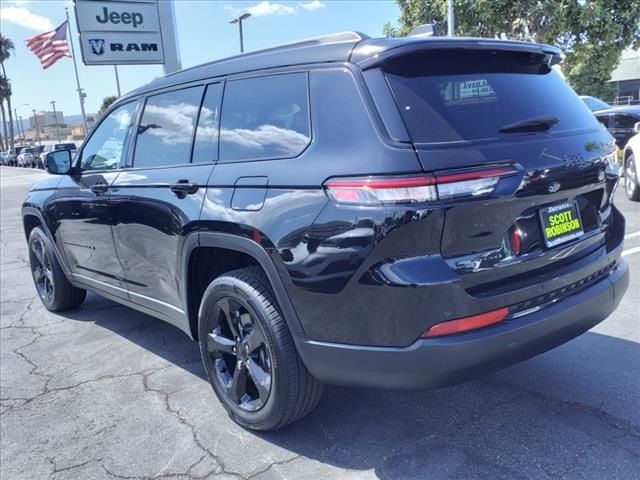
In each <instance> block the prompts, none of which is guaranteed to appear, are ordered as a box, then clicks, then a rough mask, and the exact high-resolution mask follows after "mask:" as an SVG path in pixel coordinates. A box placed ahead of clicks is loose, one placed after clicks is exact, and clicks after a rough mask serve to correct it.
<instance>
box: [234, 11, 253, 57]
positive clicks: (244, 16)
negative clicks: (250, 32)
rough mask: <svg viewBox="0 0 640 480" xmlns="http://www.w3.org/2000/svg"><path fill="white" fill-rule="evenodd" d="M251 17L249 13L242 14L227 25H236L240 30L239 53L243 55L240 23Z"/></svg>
mask: <svg viewBox="0 0 640 480" xmlns="http://www.w3.org/2000/svg"><path fill="white" fill-rule="evenodd" d="M250 16H251V14H250V13H243V14H242V15H240V16H239V17H238V18H234V19H233V20H231V21H230V22H229V23H237V24H238V27H239V30H240V53H244V37H243V35H242V21H243V20H246V19H247V18H249V17H250Z"/></svg>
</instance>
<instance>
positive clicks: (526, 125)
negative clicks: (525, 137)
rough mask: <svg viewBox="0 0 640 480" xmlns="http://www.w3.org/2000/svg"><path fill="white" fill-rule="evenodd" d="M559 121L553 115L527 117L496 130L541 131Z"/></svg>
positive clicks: (504, 131) (506, 131) (502, 131)
mask: <svg viewBox="0 0 640 480" xmlns="http://www.w3.org/2000/svg"><path fill="white" fill-rule="evenodd" d="M559 121H560V119H559V118H558V117H557V116H555V115H548V116H545V117H536V118H529V119H527V120H519V121H517V122H513V123H510V124H508V125H505V126H504V127H502V128H501V129H500V130H498V131H499V132H500V133H515V132H542V131H544V130H549V129H550V128H551V127H553V126H554V125H555V124H556V123H558V122H559Z"/></svg>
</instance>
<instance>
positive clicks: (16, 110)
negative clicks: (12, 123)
mask: <svg viewBox="0 0 640 480" xmlns="http://www.w3.org/2000/svg"><path fill="white" fill-rule="evenodd" d="M13 118H15V119H16V130H17V131H18V140H20V127H21V125H20V124H21V123H22V121H20V123H18V109H17V108H16V107H13ZM22 140H24V135H23V136H22Z"/></svg>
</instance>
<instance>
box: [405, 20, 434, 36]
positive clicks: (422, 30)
mask: <svg viewBox="0 0 640 480" xmlns="http://www.w3.org/2000/svg"><path fill="white" fill-rule="evenodd" d="M437 36H438V30H437V29H436V25H435V24H434V23H423V24H422V25H418V26H417V27H413V28H412V29H411V31H410V32H409V35H407V37H437Z"/></svg>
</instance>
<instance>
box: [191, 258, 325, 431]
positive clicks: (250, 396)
mask: <svg viewBox="0 0 640 480" xmlns="http://www.w3.org/2000/svg"><path fill="white" fill-rule="evenodd" d="M198 317H199V318H198V336H199V343H200V353H201V355H202V361H203V363H204V368H205V370H206V372H207V375H208V377H209V381H210V382H211V386H212V387H213V390H214V392H215V393H216V395H217V397H218V399H219V400H220V402H221V403H222V405H223V406H224V408H225V410H226V411H227V413H228V414H229V416H230V417H231V418H232V419H233V420H234V421H235V422H237V423H238V424H240V425H242V426H244V427H246V428H249V429H252V430H260V431H268V430H277V429H279V428H282V427H284V426H285V425H287V424H289V423H291V422H294V421H296V420H298V419H300V418H302V417H304V416H305V415H307V414H308V413H310V412H311V411H312V410H313V409H314V408H315V407H316V405H317V404H318V402H319V401H320V398H321V396H322V390H323V386H322V384H321V383H320V382H318V380H316V379H315V378H314V377H313V376H312V375H311V374H310V373H309V371H308V370H307V369H306V367H305V366H304V364H303V363H302V360H301V359H300V356H299V355H298V352H297V351H296V348H295V345H294V343H293V339H292V337H291V333H290V332H289V329H288V327H287V324H286V322H285V320H284V319H283V318H282V315H281V314H280V311H279V308H278V305H277V303H276V301H275V299H274V296H273V293H272V291H271V287H270V284H269V281H268V279H267V278H266V276H265V275H264V273H263V272H262V270H261V269H260V268H258V267H250V268H243V269H239V270H233V271H231V272H228V273H226V274H224V275H222V276H220V277H218V278H216V279H215V280H214V281H213V282H211V284H210V285H209V286H208V287H207V289H206V291H205V292H204V295H203V298H202V303H201V305H200V311H199V314H198ZM234 332H235V333H236V334H237V336H236V335H235V334H234ZM234 336H235V340H234V339H233V338H234ZM238 340H239V341H238ZM232 370H233V371H232ZM234 386H236V387H237V388H235V389H234ZM243 387H244V388H243Z"/></svg>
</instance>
